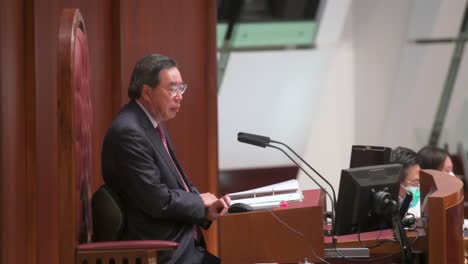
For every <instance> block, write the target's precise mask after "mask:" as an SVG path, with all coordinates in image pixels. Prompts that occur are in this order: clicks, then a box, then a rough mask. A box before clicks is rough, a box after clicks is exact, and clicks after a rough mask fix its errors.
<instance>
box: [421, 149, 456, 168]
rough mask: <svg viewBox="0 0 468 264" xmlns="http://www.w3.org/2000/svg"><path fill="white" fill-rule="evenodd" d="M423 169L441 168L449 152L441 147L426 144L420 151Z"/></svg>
mask: <svg viewBox="0 0 468 264" xmlns="http://www.w3.org/2000/svg"><path fill="white" fill-rule="evenodd" d="M418 155H419V157H421V169H431V170H441V169H442V166H443V165H444V161H445V159H446V158H447V157H448V155H449V154H448V153H447V152H446V151H445V150H443V149H440V148H437V147H431V146H425V147H423V148H422V149H420V150H419V152H418Z"/></svg>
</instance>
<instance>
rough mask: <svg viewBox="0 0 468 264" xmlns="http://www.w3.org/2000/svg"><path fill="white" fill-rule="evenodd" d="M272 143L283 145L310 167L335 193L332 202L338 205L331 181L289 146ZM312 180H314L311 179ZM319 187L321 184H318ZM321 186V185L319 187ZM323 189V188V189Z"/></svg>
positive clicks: (277, 142)
mask: <svg viewBox="0 0 468 264" xmlns="http://www.w3.org/2000/svg"><path fill="white" fill-rule="evenodd" d="M270 141H271V142H272V143H276V144H280V145H283V146H285V147H286V148H287V149H289V151H291V152H292V153H293V154H294V155H295V156H296V157H297V158H298V159H300V160H301V161H302V163H304V164H305V165H306V166H307V167H309V169H311V170H312V171H313V172H315V174H317V175H318V176H319V177H320V179H322V180H323V181H324V182H326V183H327V185H328V186H330V189H331V190H332V193H333V199H331V198H330V199H331V200H332V202H333V206H335V205H336V194H335V189H334V188H333V186H332V185H331V183H330V182H329V181H327V179H325V177H323V176H322V175H321V174H320V173H318V171H316V170H315V169H314V168H313V167H312V166H310V165H309V163H307V162H306V161H305V160H304V159H303V158H301V156H299V154H297V153H296V152H295V151H294V150H293V149H292V148H290V147H289V146H288V145H286V144H284V143H283V142H279V141H275V140H270ZM309 177H310V176H309ZM311 179H312V178H311ZM312 180H313V179H312ZM313 181H314V182H315V183H317V182H316V181H315V180H313ZM317 185H319V184H317ZM319 186H320V185H319ZM322 189H323V188H322Z"/></svg>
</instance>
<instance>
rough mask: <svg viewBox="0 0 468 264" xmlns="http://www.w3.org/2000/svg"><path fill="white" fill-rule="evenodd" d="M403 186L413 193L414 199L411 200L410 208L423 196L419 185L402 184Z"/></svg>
mask: <svg viewBox="0 0 468 264" xmlns="http://www.w3.org/2000/svg"><path fill="white" fill-rule="evenodd" d="M401 187H403V189H405V190H406V191H408V192H410V193H411V194H412V195H413V200H411V204H410V206H409V207H410V208H412V207H415V206H416V205H417V204H418V203H419V199H420V197H421V191H420V189H419V186H408V187H405V186H403V185H401Z"/></svg>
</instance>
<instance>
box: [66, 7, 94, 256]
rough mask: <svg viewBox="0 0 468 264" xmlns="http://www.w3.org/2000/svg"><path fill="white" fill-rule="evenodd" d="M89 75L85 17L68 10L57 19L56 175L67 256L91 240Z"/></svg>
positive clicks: (91, 166) (90, 110)
mask: <svg viewBox="0 0 468 264" xmlns="http://www.w3.org/2000/svg"><path fill="white" fill-rule="evenodd" d="M89 72H90V67H89V56H88V44H87V39H86V28H85V24H84V21H83V18H82V16H81V14H80V12H79V11H78V10H77V9H66V10H65V11H64V13H63V15H62V18H61V26H60V40H59V73H58V74H59V81H58V87H57V90H58V96H57V100H58V121H59V133H58V147H59V164H58V166H59V167H58V172H59V203H60V214H59V217H60V232H61V241H60V246H61V247H62V249H63V251H64V252H68V254H67V255H69V256H70V257H71V256H72V254H74V248H75V247H76V245H77V244H78V243H88V242H91V237H92V216H91V186H90V182H91V177H92V172H93V164H92V157H91V153H92V150H91V134H92V130H91V128H92V122H93V121H92V116H93V115H92V106H91V97H90V85H89V75H90V74H89ZM72 205H73V206H72ZM64 254H65V253H64ZM63 263H65V262H63Z"/></svg>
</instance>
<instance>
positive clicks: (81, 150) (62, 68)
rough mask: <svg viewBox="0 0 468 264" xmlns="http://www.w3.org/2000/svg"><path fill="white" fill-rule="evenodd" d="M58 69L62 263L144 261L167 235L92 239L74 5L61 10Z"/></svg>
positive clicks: (86, 116)
mask: <svg viewBox="0 0 468 264" xmlns="http://www.w3.org/2000/svg"><path fill="white" fill-rule="evenodd" d="M59 34H60V36H59V62H58V64H59V66H58V67H59V69H58V76H59V77H58V79H59V80H58V88H57V90H58V95H57V100H58V123H59V125H58V150H59V151H58V155H59V157H58V161H59V162H58V174H59V182H58V184H59V185H58V188H59V223H60V241H59V244H60V263H79V264H85V263H86V264H96V263H100V264H110V263H114V264H118V263H127V264H134V263H140V264H147V263H156V262H157V253H158V251H160V250H172V249H175V248H176V247H177V243H175V242H171V241H153V240H151V241H108V242H92V234H93V228H92V213H91V186H90V179H91V175H92V173H93V170H92V159H91V153H92V150H91V143H92V141H91V135H92V105H91V98H90V87H89V60H88V45H87V40H86V28H85V24H84V21H83V17H82V16H81V14H80V11H79V10H78V9H65V10H63V12H62V16H61V21H60V32H59Z"/></svg>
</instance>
